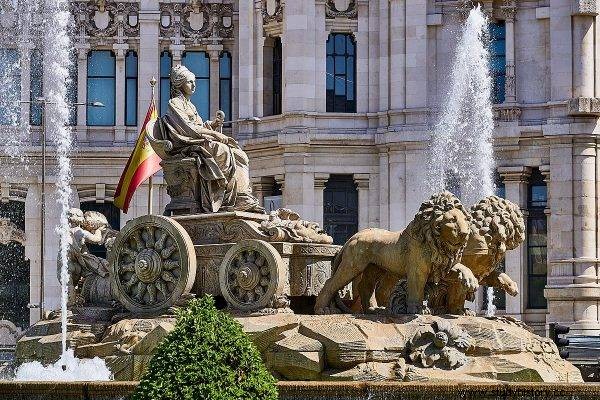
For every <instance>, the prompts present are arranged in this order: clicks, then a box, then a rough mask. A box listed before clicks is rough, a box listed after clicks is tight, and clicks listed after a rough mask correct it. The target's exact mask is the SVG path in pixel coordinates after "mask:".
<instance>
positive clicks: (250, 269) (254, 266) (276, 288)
mask: <svg viewBox="0 0 600 400" xmlns="http://www.w3.org/2000/svg"><path fill="white" fill-rule="evenodd" d="M284 272H285V271H284V263H283V260H282V259H281V256H280V255H279V253H278V252H277V250H275V248H274V247H273V246H272V245H271V244H269V243H267V242H265V241H263V240H243V241H241V242H239V243H237V244H235V245H233V246H232V247H231V248H229V250H228V251H227V253H226V254H225V257H224V258H223V261H222V262H221V268H220V269H219V286H220V288H221V293H222V294H223V297H225V300H226V301H227V303H228V304H229V306H230V307H231V308H233V309H236V310H240V311H244V312H252V311H258V310H260V309H263V308H267V307H270V306H271V303H272V300H273V299H274V298H275V296H276V294H278V293H279V292H280V291H281V285H282V284H283V280H284V279H285V275H284Z"/></svg>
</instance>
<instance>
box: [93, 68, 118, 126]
mask: <svg viewBox="0 0 600 400" xmlns="http://www.w3.org/2000/svg"><path fill="white" fill-rule="evenodd" d="M87 101H88V102H93V101H99V102H101V103H103V104H104V106H105V107H90V106H88V107H87V124H88V125H96V126H110V125H114V124H115V80H114V78H88V82H87Z"/></svg>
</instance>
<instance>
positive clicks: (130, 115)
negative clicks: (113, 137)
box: [125, 78, 137, 126]
mask: <svg viewBox="0 0 600 400" xmlns="http://www.w3.org/2000/svg"><path fill="white" fill-rule="evenodd" d="M125 94H126V96H125V125H127V126H136V125H137V79H131V78H130V79H127V81H126V82H125Z"/></svg>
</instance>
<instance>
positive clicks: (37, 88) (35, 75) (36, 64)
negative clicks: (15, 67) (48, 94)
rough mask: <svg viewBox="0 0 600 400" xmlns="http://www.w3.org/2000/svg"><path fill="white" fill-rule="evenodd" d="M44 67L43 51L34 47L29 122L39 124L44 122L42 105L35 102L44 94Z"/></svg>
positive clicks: (30, 73) (30, 71)
mask: <svg viewBox="0 0 600 400" xmlns="http://www.w3.org/2000/svg"><path fill="white" fill-rule="evenodd" d="M43 76H44V68H43V65H42V52H41V51H40V50H38V49H34V50H33V51H32V52H31V62H30V64H29V81H30V83H29V101H31V103H29V124H30V125H36V126H39V125H41V124H42V105H41V104H40V103H37V102H35V100H36V99H37V98H38V97H42V96H43V93H42V91H43V82H44V79H43Z"/></svg>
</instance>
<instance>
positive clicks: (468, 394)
mask: <svg viewBox="0 0 600 400" xmlns="http://www.w3.org/2000/svg"><path fill="white" fill-rule="evenodd" d="M137 384H138V382H102V383H97V382H67V383H63V382H60V383H56V382H10V381H0V398H2V399H4V400H23V399H28V400H42V399H43V400H75V399H78V400H79V399H81V400H92V399H93V400H120V399H124V398H126V397H127V396H129V395H130V394H131V393H133V391H134V390H135V388H136V387H137ZM278 388H279V398H280V399H281V400H300V399H302V400H366V399H370V400H391V399H406V400H413V399H414V400H417V399H444V400H455V399H457V400H458V399H461V400H462V399H481V400H492V399H493V400H496V399H560V400H562V399H564V400H572V399H574V398H576V399H578V400H588V399H589V400H592V399H594V400H595V399H597V398H599V397H600V385H599V384H590V383H585V384H572V383H570V384H563V383H535V384H531V383H457V382H453V383H423V382H415V383H404V382H402V383H401V382H297V381H295V382H279V383H278Z"/></svg>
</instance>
